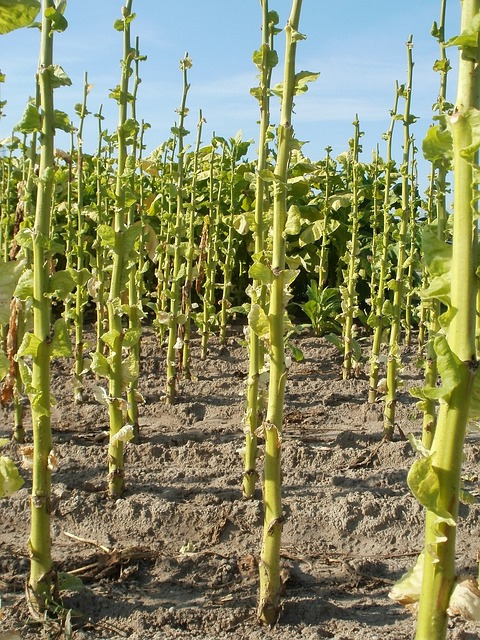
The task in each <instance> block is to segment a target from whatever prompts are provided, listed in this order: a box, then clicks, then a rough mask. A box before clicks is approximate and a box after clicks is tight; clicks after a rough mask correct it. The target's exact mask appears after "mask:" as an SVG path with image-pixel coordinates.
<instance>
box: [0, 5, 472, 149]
mask: <svg viewBox="0 0 480 640" xmlns="http://www.w3.org/2000/svg"><path fill="white" fill-rule="evenodd" d="M122 4H123V3H122V2H121V1H117V0H69V2H68V5H67V11H66V14H65V15H66V18H67V19H68V21H69V27H68V29H67V31H65V32H64V33H62V34H56V35H55V62H56V63H57V64H60V65H61V66H63V68H64V69H65V71H66V72H67V73H68V75H69V76H70V77H71V79H72V81H73V85H72V87H69V88H60V89H57V90H56V92H55V100H56V107H57V108H58V109H62V110H64V111H66V112H67V113H68V114H69V115H70V117H71V118H72V120H73V121H74V122H75V117H76V116H75V112H74V109H73V107H74V105H75V103H77V102H79V101H80V100H81V95H82V84H83V76H84V73H85V71H87V72H88V80H89V83H91V84H93V89H92V90H91V93H90V95H89V98H88V108H89V110H90V111H92V112H95V111H97V110H98V108H99V106H100V104H103V112H104V115H105V116H106V121H105V123H104V126H105V127H106V128H108V129H109V130H110V132H113V131H114V130H115V127H116V119H117V112H116V103H115V102H114V101H113V100H111V99H109V98H108V93H109V90H110V89H111V88H113V87H115V86H116V85H117V84H118V82H119V74H120V68H119V60H120V57H121V48H122V36H121V34H120V33H119V32H117V31H115V30H114V29H113V26H112V25H113V22H114V20H115V19H116V18H118V17H120V12H121V7H122ZM290 4H291V3H290V0H270V9H275V10H276V11H278V13H279V14H280V26H283V25H284V24H285V22H286V20H287V18H288V13H289V10H290ZM133 10H134V11H135V12H136V14H137V17H136V19H135V20H134V21H133V23H132V36H133V38H134V37H135V36H136V35H138V36H139V37H140V50H141V53H142V54H144V55H146V56H147V57H148V59H147V61H146V62H143V63H142V65H141V71H140V75H141V77H142V84H141V86H140V89H139V94H138V97H139V102H138V107H137V111H138V118H139V119H144V120H145V121H147V122H149V123H150V124H151V125H152V128H151V130H150V131H149V132H148V137H147V138H146V142H147V146H148V151H151V150H153V149H154V148H155V147H156V146H158V145H159V144H161V143H162V142H163V141H164V140H165V139H166V138H167V137H168V136H169V130H170V127H171V126H172V125H173V124H174V121H175V118H176V114H175V109H176V108H177V107H178V105H179V102H180V95H181V83H182V76H181V72H180V69H179V65H178V62H179V60H180V59H181V58H182V57H183V55H184V53H185V52H186V51H188V53H189V55H190V57H191V58H192V60H193V67H192V69H191V70H190V72H189V81H190V83H191V89H190V93H189V98H188V106H189V108H190V113H189V116H188V118H187V122H186V126H187V128H188V129H189V130H190V131H192V135H191V143H192V144H193V141H194V133H195V128H196V121H197V116H198V110H199V109H200V108H201V109H202V110H203V114H204V117H205V118H206V120H207V124H206V125H205V128H204V135H203V142H204V143H205V144H207V143H208V142H209V138H210V136H211V135H212V132H213V131H215V132H216V133H217V134H218V135H222V136H224V137H229V136H234V135H235V134H236V133H237V131H238V130H242V132H243V137H244V138H246V139H248V138H254V139H256V137H257V124H256V122H257V120H258V106H257V103H256V101H255V100H254V99H253V98H252V97H251V96H250V94H249V89H250V87H252V86H255V84H256V68H255V67H254V65H253V63H252V52H253V50H254V49H256V48H258V47H259V45H260V38H261V33H260V18H261V16H260V2H259V1H258V0H204V1H202V2H199V0H178V1H177V2H166V1H165V0H133ZM439 11H440V0H421V1H419V0H403V1H402V2H394V1H393V0H336V1H334V2H321V1H320V0H304V2H303V9H302V16H301V20H300V31H302V32H303V33H304V34H305V35H306V36H307V40H306V41H305V42H300V43H299V45H298V49H297V69H298V70H302V69H304V70H309V71H317V72H320V74H321V75H320V78H319V79H318V80H317V82H316V83H314V84H312V85H311V86H310V89H309V91H308V92H307V93H306V94H304V95H301V96H298V98H297V100H296V109H295V111H296V114H295V118H294V121H293V124H294V127H295V130H296V134H297V137H298V138H299V139H300V140H308V141H309V144H308V145H306V146H305V147H304V152H305V154H306V155H307V156H309V157H311V158H312V159H314V160H316V159H320V158H322V157H323V155H324V148H325V147H326V146H328V145H330V146H332V147H333V152H334V154H339V153H341V152H342V151H343V150H345V149H346V148H347V147H348V139H349V138H350V137H351V135H352V131H353V127H352V121H353V119H354V117H355V114H356V113H358V116H359V119H360V124H361V129H362V130H363V131H364V132H365V136H364V138H363V140H362V143H363V149H364V159H365V160H366V161H369V160H370V158H371V152H372V150H373V149H374V148H375V146H376V144H377V143H379V144H380V149H381V152H382V146H383V143H382V140H381V134H382V132H384V131H385V130H386V129H387V128H388V124H389V111H390V109H391V107H392V104H393V98H394V88H395V81H396V80H398V81H399V82H400V83H402V82H404V80H405V77H406V49H405V42H406V41H407V39H408V36H409V34H412V35H413V38H414V50H413V56H414V60H415V67H414V79H413V100H412V111H413V113H414V114H415V115H417V116H419V118H420V119H419V122H418V123H417V124H416V125H415V129H414V132H415V136H416V139H417V144H418V146H420V142H421V139H422V138H423V135H424V133H425V130H426V129H427V128H428V126H429V124H430V123H431V105H432V103H434V102H435V99H436V96H437V92H438V74H436V73H435V72H433V71H432V65H433V62H434V61H435V59H436V57H437V56H438V47H437V43H436V41H435V40H434V39H433V38H432V37H431V36H430V28H431V25H432V23H433V21H434V20H438V17H439ZM459 13H460V10H459V3H458V2H456V3H450V6H449V8H448V15H447V22H448V26H447V37H450V36H452V35H456V34H457V33H458V31H459ZM38 48H39V32H38V31H37V30H35V29H22V30H21V31H16V32H13V33H11V34H7V35H5V36H1V37H0V69H1V70H2V72H3V73H5V74H6V83H5V84H3V85H1V86H0V91H1V98H2V99H3V100H7V101H8V103H7V106H6V108H5V114H6V116H5V117H4V118H3V119H2V120H0V138H4V137H7V136H9V135H10V132H11V129H12V126H13V125H14V124H15V123H16V122H17V121H18V120H19V118H20V115H21V113H22V111H23V108H24V106H25V104H26V102H27V100H28V97H29V95H31V94H32V92H33V87H34V84H33V83H34V74H35V69H36V65H37V58H38ZM276 49H277V51H278V53H279V55H280V58H281V60H283V51H284V34H283V33H282V34H279V35H278V36H277V40H276ZM449 52H450V54H451V58H452V66H453V67H454V68H455V67H456V61H457V54H456V51H455V50H453V49H452V50H449ZM278 69H279V72H281V64H280V65H279V68H278ZM277 76H278V73H277ZM276 80H277V81H278V80H279V77H277V78H276ZM454 84H455V80H454V76H453V74H452V78H451V80H450V85H449V94H450V98H451V99H453V96H454V94H455V86H454ZM278 113H279V110H278V105H277V104H273V107H272V120H273V121H274V122H276V121H277V116H278ZM96 127H97V123H96V120H95V119H94V118H93V117H92V116H90V117H89V118H88V120H87V122H86V125H85V135H84V145H85V150H86V151H87V152H88V151H91V152H93V151H94V149H95V146H96ZM401 143H402V133H401V130H400V127H398V131H397V138H396V149H397V150H396V155H397V157H400V156H401ZM57 146H58V147H61V148H68V146H69V141H68V139H67V137H66V136H64V135H63V134H61V135H59V136H58V139H57Z"/></svg>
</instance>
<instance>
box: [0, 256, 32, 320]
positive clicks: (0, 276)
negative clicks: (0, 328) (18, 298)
mask: <svg viewBox="0 0 480 640" xmlns="http://www.w3.org/2000/svg"><path fill="white" fill-rule="evenodd" d="M25 264H26V262H25V260H20V261H18V262H17V261H16V260H12V261H11V262H2V261H0V324H7V323H8V321H9V320H10V304H11V301H12V298H13V295H14V292H15V287H16V286H17V282H18V280H19V278H20V276H21V274H22V272H23V271H24V269H25Z"/></svg>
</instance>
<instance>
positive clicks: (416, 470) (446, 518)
mask: <svg viewBox="0 0 480 640" xmlns="http://www.w3.org/2000/svg"><path fill="white" fill-rule="evenodd" d="M407 483H408V486H409V487H410V490H411V492H412V493H413V495H414V496H415V497H416V498H417V500H418V501H419V502H420V504H421V505H422V506H423V507H425V508H426V509H428V510H429V511H432V512H433V513H434V514H435V515H436V516H437V517H438V521H439V522H445V523H446V524H448V525H450V526H451V527H454V526H455V520H454V519H453V517H452V514H451V513H449V512H448V511H447V509H445V507H443V506H442V505H441V504H440V479H439V477H438V473H437V470H436V469H435V467H434V466H433V464H432V456H428V457H427V458H420V459H419V460H415V462H414V463H413V465H412V466H411V468H410V471H409V472H408V476H407Z"/></svg>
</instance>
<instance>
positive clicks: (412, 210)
mask: <svg viewBox="0 0 480 640" xmlns="http://www.w3.org/2000/svg"><path fill="white" fill-rule="evenodd" d="M411 149H412V161H411V172H410V184H411V189H410V193H409V215H408V227H407V237H408V247H407V255H408V258H407V262H408V268H407V274H406V278H405V288H406V293H405V323H404V324H405V344H407V345H410V344H411V342H412V330H413V308H412V305H413V299H414V295H415V287H414V281H413V276H414V273H415V272H416V270H417V268H418V256H417V248H416V229H417V220H416V218H415V214H416V210H417V195H416V190H417V175H416V160H415V146H414V141H413V137H412V140H411Z"/></svg>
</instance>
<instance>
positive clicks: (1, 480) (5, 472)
mask: <svg viewBox="0 0 480 640" xmlns="http://www.w3.org/2000/svg"><path fill="white" fill-rule="evenodd" d="M23 482H24V481H23V479H22V477H21V476H20V474H19V473H18V469H17V467H16V466H15V463H14V462H13V460H11V459H10V458H7V457H6V456H0V498H3V497H5V496H11V495H12V493H15V491H18V489H20V487H21V486H22V485H23Z"/></svg>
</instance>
